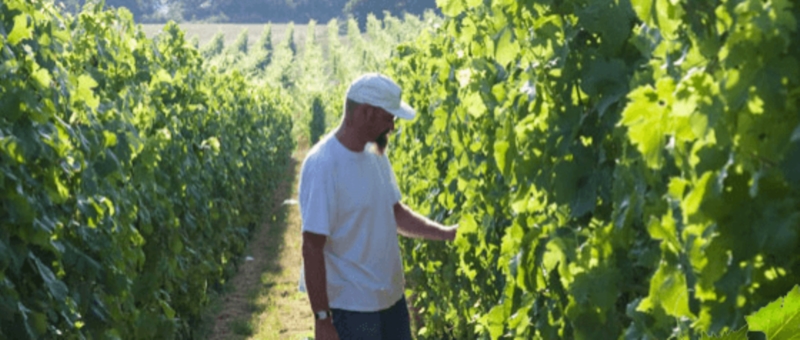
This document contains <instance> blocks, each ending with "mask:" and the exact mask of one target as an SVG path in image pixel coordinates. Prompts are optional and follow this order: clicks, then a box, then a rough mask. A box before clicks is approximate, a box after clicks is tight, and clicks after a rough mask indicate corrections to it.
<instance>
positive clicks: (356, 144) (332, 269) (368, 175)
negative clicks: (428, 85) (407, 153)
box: [299, 74, 458, 340]
mask: <svg viewBox="0 0 800 340" xmlns="http://www.w3.org/2000/svg"><path fill="white" fill-rule="evenodd" d="M401 92H402V91H401V89H400V87H399V86H398V85H397V84H396V83H395V82H394V81H392V80H391V79H389V78H388V77H386V76H383V75H380V74H366V75H364V76H362V77H360V78H358V79H356V80H355V81H353V83H352V84H350V87H349V88H348V90H347V94H346V103H345V114H344V117H343V119H342V122H341V124H340V125H339V127H338V128H337V129H336V130H335V131H334V132H333V133H331V134H329V135H328V136H326V137H325V138H323V139H322V140H321V141H320V142H319V143H317V145H315V146H314V147H313V148H312V149H311V150H310V151H309V153H308V156H306V159H305V161H304V162H303V167H302V171H301V176H300V190H299V191H300V193H299V196H300V197H299V200H300V212H301V215H302V219H303V227H302V230H303V264H304V270H305V286H306V290H307V291H308V297H309V300H310V302H311V308H312V311H313V312H314V316H315V318H316V322H315V339H317V340H327V339H343V340H344V339H370V340H373V339H379V340H385V339H404V340H405V339H409V340H410V339H411V329H410V325H409V314H408V307H407V305H406V301H405V296H404V283H405V281H404V278H403V263H402V260H401V258H400V248H399V245H398V241H397V234H398V232H399V233H400V234H402V235H404V236H407V237H421V238H426V239H430V240H449V241H452V240H453V239H455V236H456V229H457V227H458V226H452V227H444V226H442V225H441V224H438V223H436V222H433V221H431V220H429V219H427V218H425V217H423V216H421V215H419V214H416V213H414V212H413V211H411V210H410V209H409V208H408V207H407V206H405V205H404V204H402V203H400V198H401V197H400V189H399V188H398V186H397V182H396V181H397V180H396V179H395V176H394V172H393V171H392V168H391V165H390V164H389V159H388V158H387V157H386V155H385V153H384V151H385V149H386V146H387V144H388V138H387V134H388V133H389V132H391V131H392V130H394V122H395V119H396V118H398V117H399V118H403V119H413V118H414V116H415V114H416V113H415V111H414V109H412V108H411V107H410V106H408V104H406V103H404V102H402V101H401V99H400V96H401Z"/></svg>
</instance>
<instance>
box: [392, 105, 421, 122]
mask: <svg viewBox="0 0 800 340" xmlns="http://www.w3.org/2000/svg"><path fill="white" fill-rule="evenodd" d="M386 111H388V112H389V113H391V114H393V115H395V116H396V117H398V118H403V119H408V120H411V119H414V117H415V116H416V115H417V111H415V110H414V108H412V107H411V106H410V105H408V104H406V102H402V103H400V108H399V109H396V110H386Z"/></svg>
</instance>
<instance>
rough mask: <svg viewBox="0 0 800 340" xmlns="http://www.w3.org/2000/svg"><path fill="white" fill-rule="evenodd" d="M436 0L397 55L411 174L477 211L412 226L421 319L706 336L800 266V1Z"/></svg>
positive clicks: (425, 188)
mask: <svg viewBox="0 0 800 340" xmlns="http://www.w3.org/2000/svg"><path fill="white" fill-rule="evenodd" d="M437 3H439V5H440V6H441V8H442V11H443V12H444V13H445V15H447V16H448V19H447V20H446V22H445V23H444V24H442V25H441V28H440V29H439V30H438V31H437V32H436V33H434V34H422V35H421V36H420V38H419V39H418V40H417V41H416V42H414V43H410V44H406V45H404V46H401V47H400V53H401V55H400V56H399V57H398V58H396V59H395V60H394V61H393V62H392V63H391V64H390V67H389V70H388V71H387V73H389V74H391V75H392V76H393V77H394V78H395V79H397V80H398V82H399V83H401V85H402V87H403V88H404V89H406V92H405V94H404V96H405V98H406V100H408V101H410V103H411V104H412V106H414V107H416V108H418V109H419V116H418V118H417V119H416V120H415V121H414V122H411V123H401V126H400V129H401V133H400V134H398V135H397V137H396V138H395V139H394V140H393V145H395V147H394V148H393V150H392V153H391V157H392V162H393V165H394V168H395V172H396V173H397V176H398V182H399V184H400V186H401V190H402V191H403V192H404V194H405V195H406V200H407V202H408V203H409V204H410V205H412V206H414V207H415V208H417V209H419V210H421V211H422V212H424V213H427V214H428V215H429V216H432V217H435V218H436V219H439V220H443V221H445V223H448V224H449V223H456V222H458V223H460V226H461V227H460V234H459V237H458V238H457V239H456V242H455V243H454V244H453V245H444V244H440V243H427V242H418V241H409V240H404V241H403V245H404V249H405V252H404V253H405V254H406V258H405V260H406V268H407V271H408V273H407V279H408V281H409V283H410V286H411V287H410V288H411V289H412V290H413V292H414V295H415V297H416V307H417V309H418V310H420V311H421V313H420V315H421V317H422V323H423V326H424V327H423V328H422V329H421V330H420V334H421V336H423V337H424V338H432V339H441V338H448V337H452V338H456V339H469V338H492V339H496V338H515V339H533V338H543V339H560V338H566V339H619V338H623V337H624V338H626V339H667V338H680V339H698V338H700V337H702V336H705V335H708V334H720V333H723V332H727V331H734V330H736V331H738V330H740V329H743V327H745V326H746V318H745V316H747V315H749V314H750V313H752V312H754V311H756V310H757V309H758V308H761V307H763V306H765V305H766V304H767V303H769V302H770V301H774V300H776V299H778V298H779V297H781V296H783V295H785V294H786V293H787V292H788V291H789V290H790V289H791V288H792V287H793V286H794V285H796V284H797V283H798V282H800V252H798V249H800V180H798V179H799V178H800V177H799V175H798V174H800V113H798V112H800V111H798V109H799V108H800V81H798V79H800V59H798V56H800V39H798V38H799V37H800V32H798V31H799V30H798V26H797V22H798V20H800V7H798V5H797V3H796V2H790V1H785V0H770V1H761V0H714V1H688V2H687V1H667V0H655V1H653V0H630V1H628V0H621V1H616V0H597V1H585V0H564V1H549V0H535V1H511V0H485V1H484V0H439V1H437ZM791 295H795V296H796V293H795V294H791ZM791 295H790V296H791ZM791 306H793V307H792V308H796V306H797V304H796V303H793V304H791ZM787 313H788V314H791V313H794V315H796V313H797V311H796V310H795V311H793V312H792V311H789V312H787ZM759 319H763V318H759V317H753V318H752V319H751V320H754V322H755V323H754V324H749V326H750V327H751V329H752V330H757V329H759V328H760V327H761V326H762V325H763V324H761V325H758V323H759V322H757V321H758V320H759ZM780 320H782V321H779V322H780V323H783V324H782V325H783V326H792V323H793V321H791V320H792V319H791V318H786V319H780ZM795 320H796V319H795ZM760 329H762V330H763V328H760ZM743 332H744V333H746V330H745V331H743ZM740 333H742V332H740ZM777 339H780V337H778V338H777Z"/></svg>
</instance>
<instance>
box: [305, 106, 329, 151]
mask: <svg viewBox="0 0 800 340" xmlns="http://www.w3.org/2000/svg"><path fill="white" fill-rule="evenodd" d="M324 105H325V104H324V103H323V102H322V98H320V97H319V96H315V97H314V99H313V100H312V102H311V123H310V125H309V131H310V134H311V144H312V145H313V144H316V143H317V142H318V141H319V139H320V137H322V135H323V134H324V133H325V117H326V114H325V106H324Z"/></svg>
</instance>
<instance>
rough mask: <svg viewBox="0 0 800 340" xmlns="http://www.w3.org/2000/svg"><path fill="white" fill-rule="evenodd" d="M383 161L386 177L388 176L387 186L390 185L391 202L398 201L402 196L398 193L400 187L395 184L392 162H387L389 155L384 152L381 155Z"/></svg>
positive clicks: (395, 178)
mask: <svg viewBox="0 0 800 340" xmlns="http://www.w3.org/2000/svg"><path fill="white" fill-rule="evenodd" d="M381 159H382V163H383V169H384V171H386V173H387V177H388V178H389V186H391V188H390V189H391V193H392V204H394V203H397V202H400V199H401V198H403V196H402V195H401V194H400V187H399V186H398V185H397V177H395V175H394V170H393V169H392V164H391V163H390V162H389V157H388V156H386V155H385V154H384V155H383V157H381Z"/></svg>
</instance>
